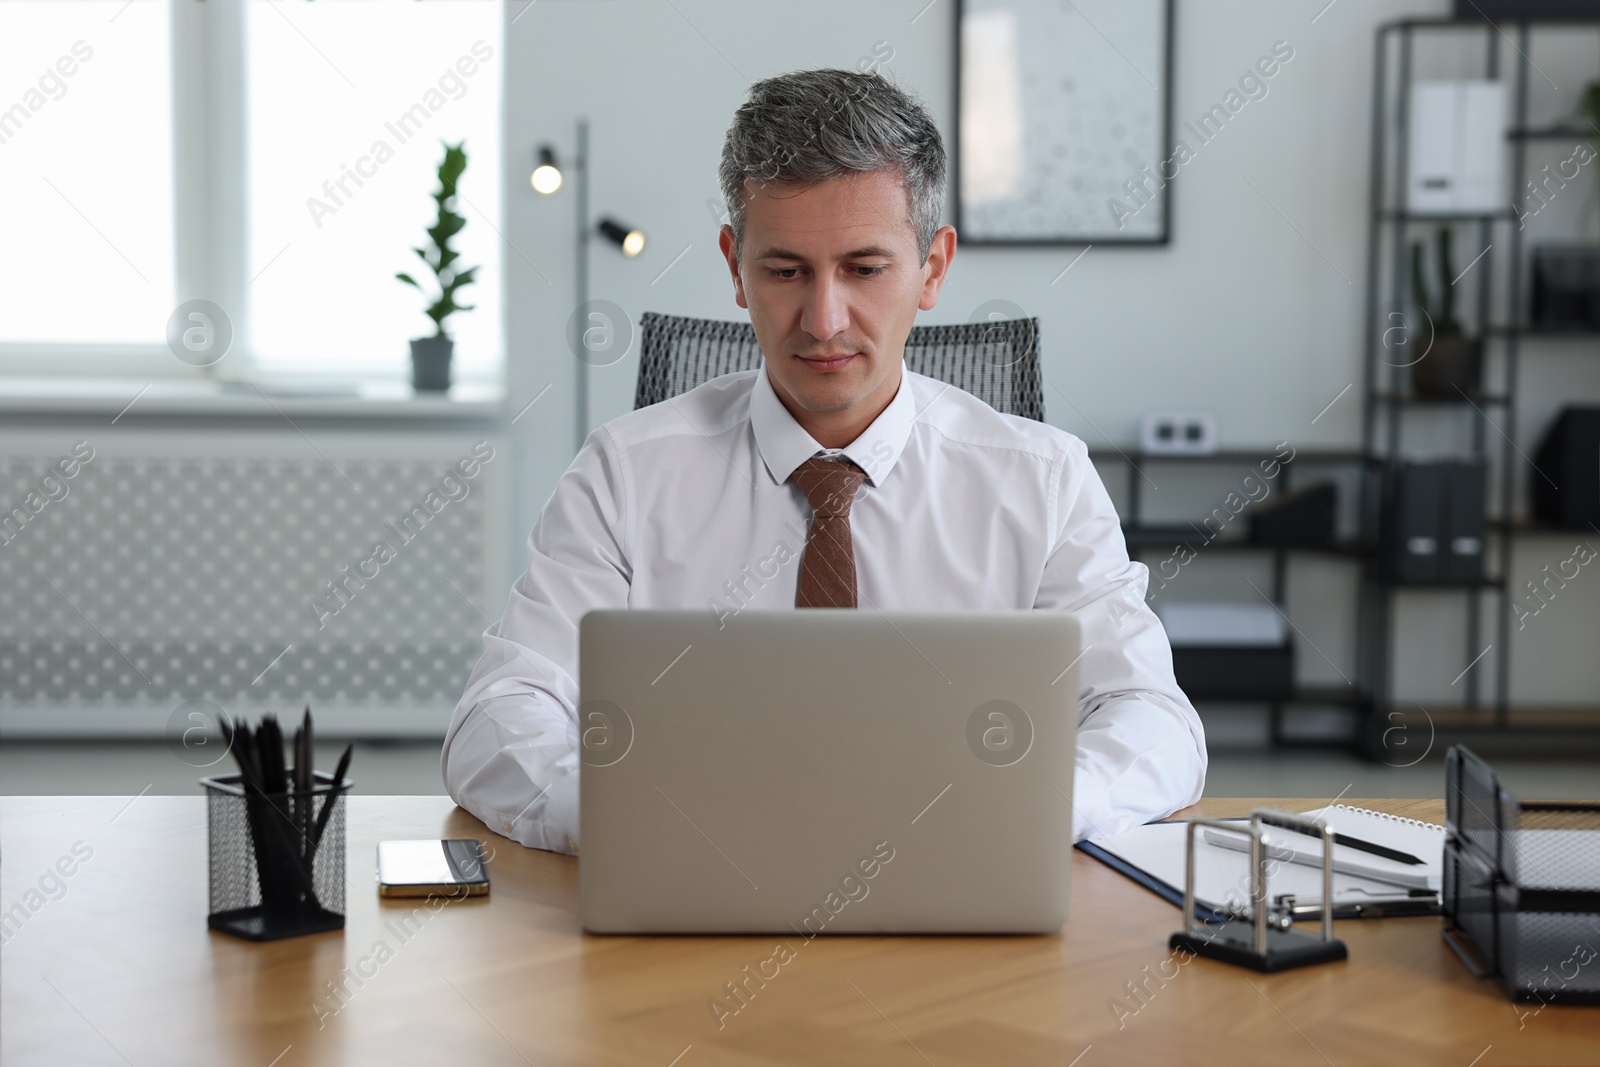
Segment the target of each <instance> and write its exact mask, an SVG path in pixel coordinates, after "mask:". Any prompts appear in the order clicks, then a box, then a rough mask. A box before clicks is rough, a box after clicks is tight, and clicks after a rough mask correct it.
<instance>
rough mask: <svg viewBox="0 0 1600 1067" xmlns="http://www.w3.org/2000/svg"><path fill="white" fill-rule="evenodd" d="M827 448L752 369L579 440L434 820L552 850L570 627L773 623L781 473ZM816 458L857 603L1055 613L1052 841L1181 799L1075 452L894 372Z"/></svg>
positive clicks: (487, 659)
mask: <svg viewBox="0 0 1600 1067" xmlns="http://www.w3.org/2000/svg"><path fill="white" fill-rule="evenodd" d="M830 451H831V450H825V449H823V448H822V447H821V446H820V445H818V444H817V442H816V441H815V440H814V439H813V438H812V437H811V435H810V434H809V433H807V432H806V431H805V430H804V429H802V428H801V426H800V424H799V423H797V422H795V420H794V417H793V416H791V415H790V414H789V412H788V410H787V409H786V408H784V406H783V404H782V402H780V401H779V400H778V397H777V394H776V393H774V392H773V390H772V385H771V383H770V382H769V381H768V380H767V375H766V372H765V371H764V370H759V371H743V372H740V373H737V374H729V375H725V376H723V377H721V378H716V379H714V380H712V381H710V382H707V383H706V384H704V385H702V386H700V387H699V388H697V389H694V390H693V391H691V392H688V393H685V394H684V395H682V396H679V397H675V398H673V399H670V400H668V401H666V402H664V403H661V404H656V405H654V406H652V407H648V408H644V409H641V410H639V411H634V412H631V413H629V414H627V415H624V416H622V417H621V418H618V419H615V420H613V421H611V422H609V423H607V424H605V425H604V426H601V427H600V428H599V429H597V430H595V431H594V432H593V433H591V434H590V435H589V437H588V440H587V441H586V442H585V443H584V445H583V448H582V449H581V450H580V451H579V453H578V455H577V458H576V459H574V460H573V463H572V466H571V467H570V468H569V469H568V470H567V472H566V473H565V474H563V475H562V476H561V479H560V481H559V482H558V483H557V485H556V489H555V492H554V494H552V496H551V497H550V500H549V501H548V502H547V503H546V504H545V507H544V511H543V512H542V513H541V515H540V516H539V520H538V522H537V523H536V524H535V526H534V528H533V531H532V533H531V534H530V535H529V538H528V569H527V571H526V572H525V573H524V574H523V575H522V576H521V577H520V578H518V580H517V582H516V584H515V585H514V586H513V587H512V590H511V598H510V602H509V603H508V604H507V606H506V611H505V614H504V615H503V616H502V617H501V619H500V621H499V622H497V623H495V624H493V625H492V626H490V627H489V629H488V630H486V631H485V632H484V635H483V636H484V652H483V657H482V658H481V659H480V660H479V661H478V665H477V667H475V668H474V669H473V672H472V676H471V678H470V679H469V680H468V682H467V688H466V692H465V693H464V694H463V695H462V697H461V702H460V704H459V705H458V706H457V707H456V710H455V716H454V718H453V719H452V720H451V723H450V729H449V732H448V733H447V735H446V736H445V741H444V751H443V754H442V756H441V760H440V767H441V770H442V772H443V775H444V781H445V784H446V786H447V788H448V789H449V790H450V795H451V796H452V797H453V798H455V801H456V803H458V804H459V805H461V806H462V807H463V808H466V809H467V810H468V811H470V812H471V813H472V814H474V815H476V816H477V817H478V818H480V819H482V820H483V822H484V823H485V824H486V825H487V826H488V827H489V828H490V829H492V830H495V831H497V832H499V833H502V834H505V835H506V836H507V837H510V838H512V839H513V840H515V841H518V842H521V843H522V844H524V845H530V846H533V847H535V848H544V849H553V850H555V851H557V852H576V851H577V848H578V753H577V747H576V739H577V713H576V707H577V703H578V681H577V677H576V676H577V664H578V621H579V620H580V619H581V618H582V617H583V615H584V614H585V613H586V612H588V611H591V610H594V609H599V608H678V609H683V608H705V609H706V610H708V611H712V612H718V613H723V612H729V613H734V612H738V611H741V610H744V609H746V608H749V609H753V610H782V609H793V608H794V602H795V590H796V586H797V584H798V581H799V568H800V564H799V557H800V554H801V550H802V549H803V548H804V545H805V531H806V524H807V522H808V520H809V518H810V513H811V508H810V506H809V505H808V504H807V503H806V500H805V497H804V496H803V495H802V493H801V492H800V489H799V488H798V487H797V486H796V485H794V484H792V483H790V482H789V475H790V474H791V473H792V472H793V471H794V469H795V468H796V467H798V466H799V465H800V464H801V463H802V462H804V461H805V460H806V459H808V458H810V457H811V456H814V455H816V454H818V453H819V452H824V453H828V452H830ZM838 451H840V452H842V453H843V455H845V456H847V457H849V458H850V459H851V460H853V461H854V462H855V463H856V464H857V465H859V466H860V467H861V469H862V470H864V471H866V475H867V477H866V482H865V484H864V485H863V487H862V489H861V490H860V492H858V493H857V495H856V499H855V503H854V504H853V506H852V508H851V512H850V527H851V536H852V538H853V540H854V542H855V556H856V572H857V580H858V595H859V601H860V604H861V606H862V607H863V608H869V607H870V608H877V609H879V610H882V611H959V610H997V609H1000V610H1003V609H1030V608H1032V609H1038V610H1043V611H1070V612H1072V613H1074V614H1075V615H1077V617H1078V619H1079V620H1080V622H1081V624H1082V632H1083V642H1084V651H1083V654H1082V655H1081V657H1080V658H1079V660H1078V671H1079V682H1080V687H1079V691H1080V702H1079V712H1078V722H1079V724H1078V745H1077V761H1076V767H1075V771H1074V787H1073V798H1072V808H1073V810H1072V816H1073V833H1074V836H1075V837H1077V838H1083V837H1088V836H1101V835H1106V834H1114V833H1117V832H1119V831H1121V830H1122V829H1124V828H1126V827H1129V826H1132V825H1135V824H1137V823H1140V822H1144V821H1147V820H1149V819H1152V818H1156V817H1159V816H1162V815H1166V814H1168V813H1170V812H1172V811H1175V810H1177V809H1178V808H1181V807H1183V806H1185V805H1187V804H1190V803H1192V802H1193V801H1195V800H1197V799H1199V797H1200V792H1201V788H1202V786H1203V785H1204V783H1205V771H1206V750H1205V736H1204V734H1203V732H1202V730H1201V727H1200V719H1199V717H1198V716H1197V715H1196V714H1195V711H1194V707H1193V706H1192V705H1191V704H1190V703H1189V701H1188V699H1187V698H1186V697H1185V696H1184V695H1183V692H1182V690H1180V689H1179V688H1178V686H1177V683H1176V682H1175V681H1174V679H1173V675H1172V650H1171V647H1170V646H1169V645H1168V643H1167V636H1166V632H1165V631H1164V630H1163V629H1162V627H1161V623H1160V621H1159V620H1158V619H1157V618H1156V616H1155V613H1154V612H1152V611H1151V610H1150V608H1149V606H1148V605H1147V604H1146V603H1145V599H1144V598H1145V590H1146V585H1147V583H1148V580H1149V571H1148V569H1147V568H1146V567H1145V565H1144V564H1143V563H1139V562H1137V561H1132V560H1130V559H1129V558H1128V553H1127V548H1126V546H1125V544H1124V542H1123V538H1122V531H1121V527H1120V525H1119V523H1118V520H1117V514H1116V511H1115V510H1114V509H1113V508H1112V505H1111V500H1110V498H1109V497H1108V496H1107V495H1106V491H1105V486H1104V485H1103V484H1102V482H1101V480H1100V476H1099V474H1098V473H1097V472H1096V471H1095V469H1094V467H1093V465H1092V464H1091V463H1090V462H1089V456H1088V450H1087V448H1086V447H1085V445H1084V443H1083V442H1082V441H1081V440H1079V439H1078V438H1077V437H1074V436H1073V435H1072V434H1069V433H1067V432H1066V431H1064V430H1059V429H1056V428H1055V427H1052V426H1047V425H1045V424H1044V423H1040V422H1035V421H1033V420H1030V419H1024V418H1020V417H1017V416H1013V415H1002V414H1000V413H998V412H996V411H995V410H994V409H993V408H990V407H989V406H988V405H986V404H984V403H983V402H982V401H980V400H978V399H977V398H976V397H974V396H972V395H970V394H968V393H965V392H962V391H961V390H959V389H956V388H954V387H952V386H948V385H945V384H944V383H942V382H939V381H937V380H935V379H932V378H927V377H924V376H922V375H919V374H913V373H911V372H909V371H906V372H905V374H904V378H903V379H902V381H901V385H900V389H899V391H898V392H897V393H896V394H895V397H894V400H893V401H891V402H890V404H889V406H888V407H887V408H886V409H884V411H883V413H882V414H880V415H879V416H878V418H877V419H876V420H875V421H874V422H873V423H872V425H871V426H869V427H868V428H867V430H866V431H865V432H864V433H863V434H862V435H861V436H860V437H858V438H857V439H856V440H855V441H854V442H853V443H851V444H850V445H849V446H847V447H846V448H844V449H842V450H838Z"/></svg>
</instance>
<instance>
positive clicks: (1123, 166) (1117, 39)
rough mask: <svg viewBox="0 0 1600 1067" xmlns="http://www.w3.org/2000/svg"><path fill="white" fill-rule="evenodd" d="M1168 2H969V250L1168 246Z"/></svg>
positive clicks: (962, 55) (965, 57) (961, 36)
mask: <svg viewBox="0 0 1600 1067" xmlns="http://www.w3.org/2000/svg"><path fill="white" fill-rule="evenodd" d="M1172 7H1173V5H1172V0H1072V2H1070V3H1068V2H1065V0H960V4H959V7H958V13H957V20H958V28H957V33H956V85H957V90H956V95H957V112H958V113H957V117H956V138H955V144H956V150H955V163H956V165H955V188H956V230H957V232H958V233H959V234H960V238H961V241H962V242H963V243H966V244H1091V243H1092V244H1101V243H1105V244H1154V245H1159V244H1165V243H1166V242H1167V239H1168V235H1169V234H1170V232H1171V225H1172V210H1171V202H1170V199H1169V197H1168V195H1167V193H1168V189H1167V185H1168V182H1169V180H1170V175H1171V174H1172V173H1174V168H1173V167H1172V166H1171V165H1170V164H1169V165H1168V166H1167V167H1166V168H1165V173H1166V174H1167V175H1168V177H1165V178H1164V177H1163V176H1162V174H1163V168H1162V164H1163V163H1164V162H1166V161H1167V160H1168V157H1170V156H1171V152H1170V150H1169V148H1168V146H1170V145H1171V143H1172V119H1171V115H1172Z"/></svg>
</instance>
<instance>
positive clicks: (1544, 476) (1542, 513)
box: [1528, 407, 1600, 530]
mask: <svg viewBox="0 0 1600 1067" xmlns="http://www.w3.org/2000/svg"><path fill="white" fill-rule="evenodd" d="M1533 464H1534V466H1535V467H1536V468H1538V469H1537V470H1534V471H1530V472H1529V473H1528V487H1529V489H1530V490H1531V491H1532V493H1533V514H1534V517H1536V518H1538V519H1539V520H1541V521H1543V522H1548V523H1550V524H1551V525H1553V526H1561V527H1564V528H1566V529H1569V530H1587V529H1588V528H1589V524H1590V523H1594V524H1596V525H1600V408H1580V407H1571V408H1563V409H1562V411H1561V414H1560V415H1558V416H1557V417H1556V421H1555V422H1554V423H1552V424H1551V426H1550V431H1549V433H1547V434H1545V436H1544V440H1543V441H1542V442H1540V444H1539V451H1538V452H1536V453H1534V457H1533Z"/></svg>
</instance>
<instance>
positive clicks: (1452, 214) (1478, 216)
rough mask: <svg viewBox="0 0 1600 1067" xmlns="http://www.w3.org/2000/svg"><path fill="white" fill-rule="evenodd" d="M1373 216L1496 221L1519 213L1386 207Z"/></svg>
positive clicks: (1394, 219)
mask: <svg viewBox="0 0 1600 1067" xmlns="http://www.w3.org/2000/svg"><path fill="white" fill-rule="evenodd" d="M1373 217H1374V218H1377V219H1380V220H1382V221H1385V222H1495V221H1499V220H1501V219H1514V218H1516V217H1517V213H1516V212H1515V211H1513V210H1512V209H1510V208H1506V209H1505V210H1503V211H1449V212H1444V213H1443V214H1437V215H1435V214H1430V213H1427V212H1420V211H1396V210H1394V209H1393V208H1385V209H1383V210H1382V211H1377V212H1374V213H1373Z"/></svg>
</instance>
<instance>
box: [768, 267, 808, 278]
mask: <svg viewBox="0 0 1600 1067" xmlns="http://www.w3.org/2000/svg"><path fill="white" fill-rule="evenodd" d="M767 273H768V274H770V275H772V277H774V278H793V277H794V276H795V275H796V274H798V273H800V268H799V267H768V268H767Z"/></svg>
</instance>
